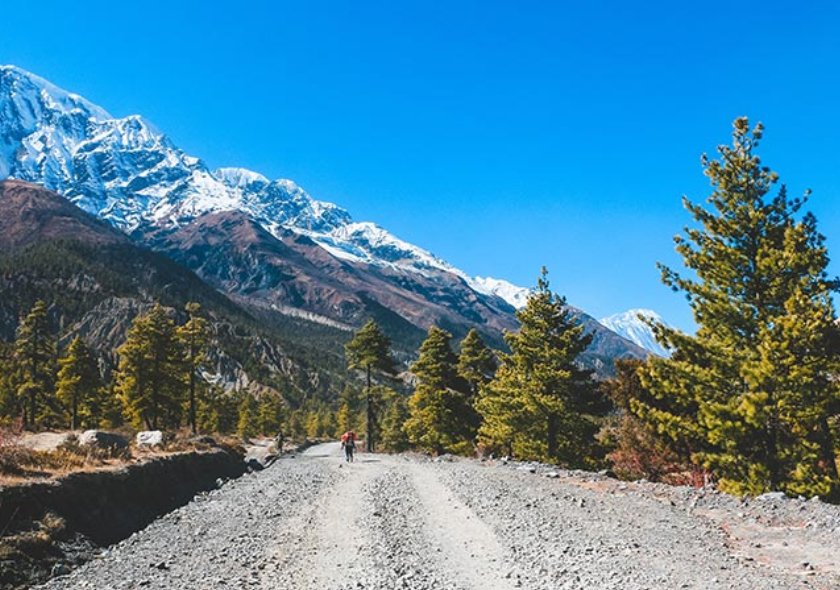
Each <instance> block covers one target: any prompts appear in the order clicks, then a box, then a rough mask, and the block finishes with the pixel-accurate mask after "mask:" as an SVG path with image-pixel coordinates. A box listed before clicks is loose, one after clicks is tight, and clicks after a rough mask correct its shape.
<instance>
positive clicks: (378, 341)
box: [344, 320, 395, 453]
mask: <svg viewBox="0 0 840 590" xmlns="http://www.w3.org/2000/svg"><path fill="white" fill-rule="evenodd" d="M344 351H345V357H346V358H347V367H348V368H349V369H352V370H358V371H364V373H365V397H366V406H367V408H366V413H367V420H366V428H365V430H366V433H365V440H366V447H367V451H368V452H369V453H372V452H373V450H374V448H375V447H376V434H377V432H378V425H377V408H376V404H375V399H374V395H373V374H374V373H381V374H386V375H390V374H393V373H394V370H395V364H394V359H393V357H392V356H391V341H390V340H389V339H388V337H387V336H386V335H385V334H384V333H383V332H382V330H380V329H379V326H378V325H376V322H374V321H373V320H369V321H368V322H367V323H366V324H365V325H364V326H363V327H362V328H361V329H360V330H359V331H358V332H356V334H355V335H354V336H353V338H352V340H350V342H348V343H347V344H346V345H345V348H344Z"/></svg>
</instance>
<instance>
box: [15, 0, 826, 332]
mask: <svg viewBox="0 0 840 590" xmlns="http://www.w3.org/2000/svg"><path fill="white" fill-rule="evenodd" d="M2 19H3V35H2V36H0V63H13V64H16V65H19V66H21V67H24V68H26V69H28V70H31V71H33V72H35V73H37V74H39V75H41V76H43V77H45V78H48V79H50V80H52V81H53V82H55V83H56V84H58V85H60V86H63V87H65V88H67V89H69V90H72V91H75V92H78V93H79V94H82V95H84V96H86V97H88V98H89V99H91V100H92V101H94V102H96V103H98V104H100V105H102V106H103V107H105V108H106V109H107V110H109V111H111V112H112V113H113V114H115V115H127V114H131V113H140V114H143V115H145V116H146V117H147V118H148V119H150V120H151V121H153V122H154V123H155V124H157V126H158V127H160V128H161V129H162V130H164V131H165V132H167V133H168V134H169V135H170V136H171V137H172V138H173V140H174V141H175V142H176V143H177V144H178V145H180V146H181V147H182V148H184V149H185V150H186V151H188V152H190V153H193V154H195V155H198V156H200V157H202V158H204V159H205V160H206V161H207V162H208V163H209V164H210V165H211V166H221V165H238V166H244V167H248V168H252V169H254V170H257V171H260V172H262V173H264V174H266V175H267V176H270V177H286V178H291V179H294V180H295V181H297V182H298V183H299V184H301V185H302V186H303V187H304V188H306V189H307V190H308V191H309V192H310V193H311V194H312V195H313V196H315V197H316V198H320V199H324V200H330V201H333V202H336V203H339V204H340V205H342V206H344V207H346V208H348V209H349V210H350V211H351V213H352V214H353V215H354V217H355V218H356V219H359V220H372V221H376V222H378V223H380V224H381V225H383V226H385V227H386V228H388V229H389V230H391V231H392V232H394V233H395V234H396V235H398V236H400V237H402V238H404V239H407V240H409V241H412V242H414V243H417V244H419V245H421V246H424V247H426V248H427V249H429V250H431V251H432V252H434V253H435V254H438V255H439V256H442V257H443V258H445V259H447V260H449V261H450V262H452V263H454V264H456V265H457V266H460V267H461V268H463V269H465V270H466V271H467V272H470V273H472V274H481V275H492V276H497V277H503V278H507V279H509V280H511V281H513V282H516V283H519V284H524V285H529V284H532V283H533V282H534V280H535V277H536V276H537V274H538V271H539V268H540V266H541V265H547V266H548V267H549V269H550V270H551V273H552V279H553V286H554V287H555V288H556V289H557V290H558V291H560V292H561V293H563V294H565V295H567V297H568V299H569V301H570V302H572V303H574V304H576V305H578V306H581V307H583V308H584V309H586V310H587V311H589V312H590V313H592V314H593V315H595V316H598V317H600V316H602V315H607V314H610V313H614V312H619V311H623V310H625V309H627V308H630V307H651V308H654V309H656V310H658V311H659V312H660V313H662V314H663V315H664V316H665V317H666V319H669V320H671V321H672V322H674V323H676V324H677V325H679V326H682V327H689V326H690V325H691V320H690V313H689V311H688V309H687V307H686V305H685V303H684V300H683V299H682V298H681V297H680V296H679V295H675V294H673V293H671V292H670V291H669V290H668V289H667V288H666V287H664V286H663V285H661V283H660V282H659V273H658V271H657V270H656V268H655V263H656V262H657V261H664V262H666V263H670V264H678V259H677V258H676V255H675V254H674V253H673V244H672V241H671V238H672V236H673V235H674V234H675V233H677V232H678V231H680V229H681V228H682V227H683V226H684V225H685V224H686V223H687V222H688V221H689V218H688V215H687V213H686V212H685V211H683V209H682V207H681V204H680V197H681V195H683V194H687V195H689V196H690V197H692V198H694V199H702V198H705V196H706V195H707V194H708V184H707V182H706V180H705V178H704V177H703V176H702V171H701V168H700V164H699V156H700V154H701V153H702V152H704V151H708V152H711V151H713V150H714V147H715V146H716V145H717V144H719V143H723V142H726V141H727V140H728V138H729V133H730V124H731V121H732V120H733V119H734V118H735V117H736V116H739V115H749V116H750V117H751V118H752V119H754V120H761V121H763V122H764V124H765V126H766V128H767V133H766V137H765V141H764V144H763V146H762V149H761V153H762V155H763V157H764V160H765V162H766V163H767V164H768V165H770V166H771V167H773V168H774V169H775V170H777V171H778V172H779V173H780V174H781V176H782V180H783V181H785V182H786V183H787V184H788V186H789V189H790V191H791V192H792V193H799V192H801V191H803V190H804V189H806V188H811V189H813V191H814V195H813V197H812V200H811V209H812V210H813V211H814V212H815V213H816V214H817V216H818V218H819V221H820V229H821V230H822V232H823V233H824V234H826V236H827V237H828V244H829V247H830V249H831V250H832V251H833V252H835V253H836V252H840V215H838V212H837V211H838V209H837V204H838V203H840V150H838V147H837V139H838V137H840V114H838V113H840V109H838V106H840V75H838V74H840V66H838V63H840V35H838V34H837V26H838V24H840V5H838V3H834V2H799V3H794V4H791V3H789V2H786V3H782V2H772V1H770V2H768V1H765V2H738V3H732V2H714V1H711V2H691V3H675V2H632V3H630V2H626V3H624V2H597V1H592V2H574V3H561V2H534V1H528V0H523V1H518V2H512V1H506V2H492V1H475V2H454V1H453V2H445V3H444V2H440V3H432V2H428V1H426V2H409V1H406V2H393V1H383V2H364V1H359V2H347V1H342V2H315V1H313V2H278V1H263V2H260V1H252V2H240V3H234V4H232V3H229V2H224V3H223V2H210V1H205V2H187V1H177V2H172V1H167V2H160V1H157V0H150V1H145V2H142V3H139V2H137V3H128V2H125V3H122V2H84V1H80V2H75V3H72V4H68V3H66V2H61V3H58V2H55V3H54V2H50V1H41V2H38V3H37V4H32V3H28V2H17V3H8V4H7V5H6V6H4V7H3V15H2ZM837 256H840V254H837ZM832 270H833V271H834V272H835V273H838V272H840V265H838V264H834V266H833V269H832Z"/></svg>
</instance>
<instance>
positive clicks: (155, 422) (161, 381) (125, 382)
mask: <svg viewBox="0 0 840 590" xmlns="http://www.w3.org/2000/svg"><path fill="white" fill-rule="evenodd" d="M117 354H118V355H119V359H120V360H119V367H118V369H117V373H116V383H117V391H118V394H119V395H120V397H121V399H122V401H123V404H124V406H125V408H126V411H127V413H128V415H129V416H131V418H132V420H133V421H134V423H135V425H138V426H140V425H145V427H146V428H149V429H152V430H157V429H159V428H163V427H177V426H179V424H180V419H181V405H182V402H183V399H184V389H185V383H184V378H183V375H184V369H183V349H182V346H181V341H180V338H178V333H177V329H176V326H175V322H174V321H173V320H172V319H171V318H170V317H169V316H168V315H167V312H166V309H165V308H164V307H163V306H161V305H160V304H155V306H154V307H152V309H151V310H150V311H149V312H148V313H146V314H143V315H140V316H138V317H137V318H135V319H134V322H132V324H131V327H130V328H129V329H128V336H127V338H126V341H125V343H123V345H122V346H120V348H119V349H117Z"/></svg>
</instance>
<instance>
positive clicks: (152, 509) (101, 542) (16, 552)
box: [0, 450, 245, 590]
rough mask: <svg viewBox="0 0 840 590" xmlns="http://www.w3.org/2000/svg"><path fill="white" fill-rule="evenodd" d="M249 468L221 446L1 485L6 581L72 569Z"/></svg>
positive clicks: (2, 579)
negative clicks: (99, 549)
mask: <svg viewBox="0 0 840 590" xmlns="http://www.w3.org/2000/svg"><path fill="white" fill-rule="evenodd" d="M244 471H245V464H244V463H243V461H242V458H241V457H239V456H238V455H235V454H233V453H231V452H228V451H224V450H217V451H212V452H191V453H180V454H176V455H169V456H164V457H156V458H154V459H151V460H149V461H146V462H143V463H138V464H133V465H129V466H127V467H125V468H122V469H118V470H114V471H94V472H78V473H73V474H70V475H68V476H66V477H63V478H61V479H58V480H55V481H50V482H36V483H27V484H21V485H13V486H9V487H4V488H0V534H2V537H0V588H2V589H4V590H5V589H7V588H19V587H25V585H26V584H28V583H34V582H37V581H43V580H44V579H46V578H47V577H49V576H50V575H51V574H58V573H64V572H65V571H67V570H68V569H69V567H70V566H75V565H79V564H81V563H83V562H84V561H86V560H87V559H89V558H90V557H91V555H92V554H93V552H94V551H95V550H96V548H97V547H103V546H107V545H110V544H112V543H116V542H117V541H120V540H122V539H124V538H126V537H128V536H129V535H131V534H132V533H134V532H135V531H138V530H140V529H142V528H144V527H145V526H146V525H148V524H149V523H150V522H152V521H153V520H154V519H155V518H157V517H158V516H160V515H162V514H165V513H167V512H169V511H171V510H173V509H175V508H177V507H179V506H182V505H184V504H186V503H187V502H189V501H190V500H191V499H192V498H193V497H194V496H195V494H196V493H198V492H201V491H206V490H210V489H213V488H215V487H217V480H218V479H220V478H221V479H231V478H235V477H238V476H240V475H242V473H243V472H244Z"/></svg>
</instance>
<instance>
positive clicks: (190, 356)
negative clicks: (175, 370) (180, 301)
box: [178, 302, 210, 434]
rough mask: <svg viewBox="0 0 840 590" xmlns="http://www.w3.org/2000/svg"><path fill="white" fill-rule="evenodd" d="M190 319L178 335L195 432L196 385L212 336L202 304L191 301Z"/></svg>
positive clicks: (191, 420)
mask: <svg viewBox="0 0 840 590" xmlns="http://www.w3.org/2000/svg"><path fill="white" fill-rule="evenodd" d="M186 310H187V313H188V314H189V319H188V320H187V323H185V324H184V325H183V326H181V327H180V328H178V336H179V337H180V338H181V341H182V342H183V346H184V357H185V358H184V360H185V362H184V367H185V370H186V372H187V383H188V390H189V422H190V426H191V427H192V431H193V434H196V433H197V432H198V423H197V421H196V387H197V383H198V378H199V374H198V373H199V370H200V369H201V365H202V363H203V362H204V360H205V356H206V353H207V343H208V341H209V338H210V334H209V330H208V324H207V320H205V319H204V318H202V317H201V316H199V315H198V314H199V312H200V311H201V306H200V305H199V304H198V303H194V302H190V303H187V306H186Z"/></svg>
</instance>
